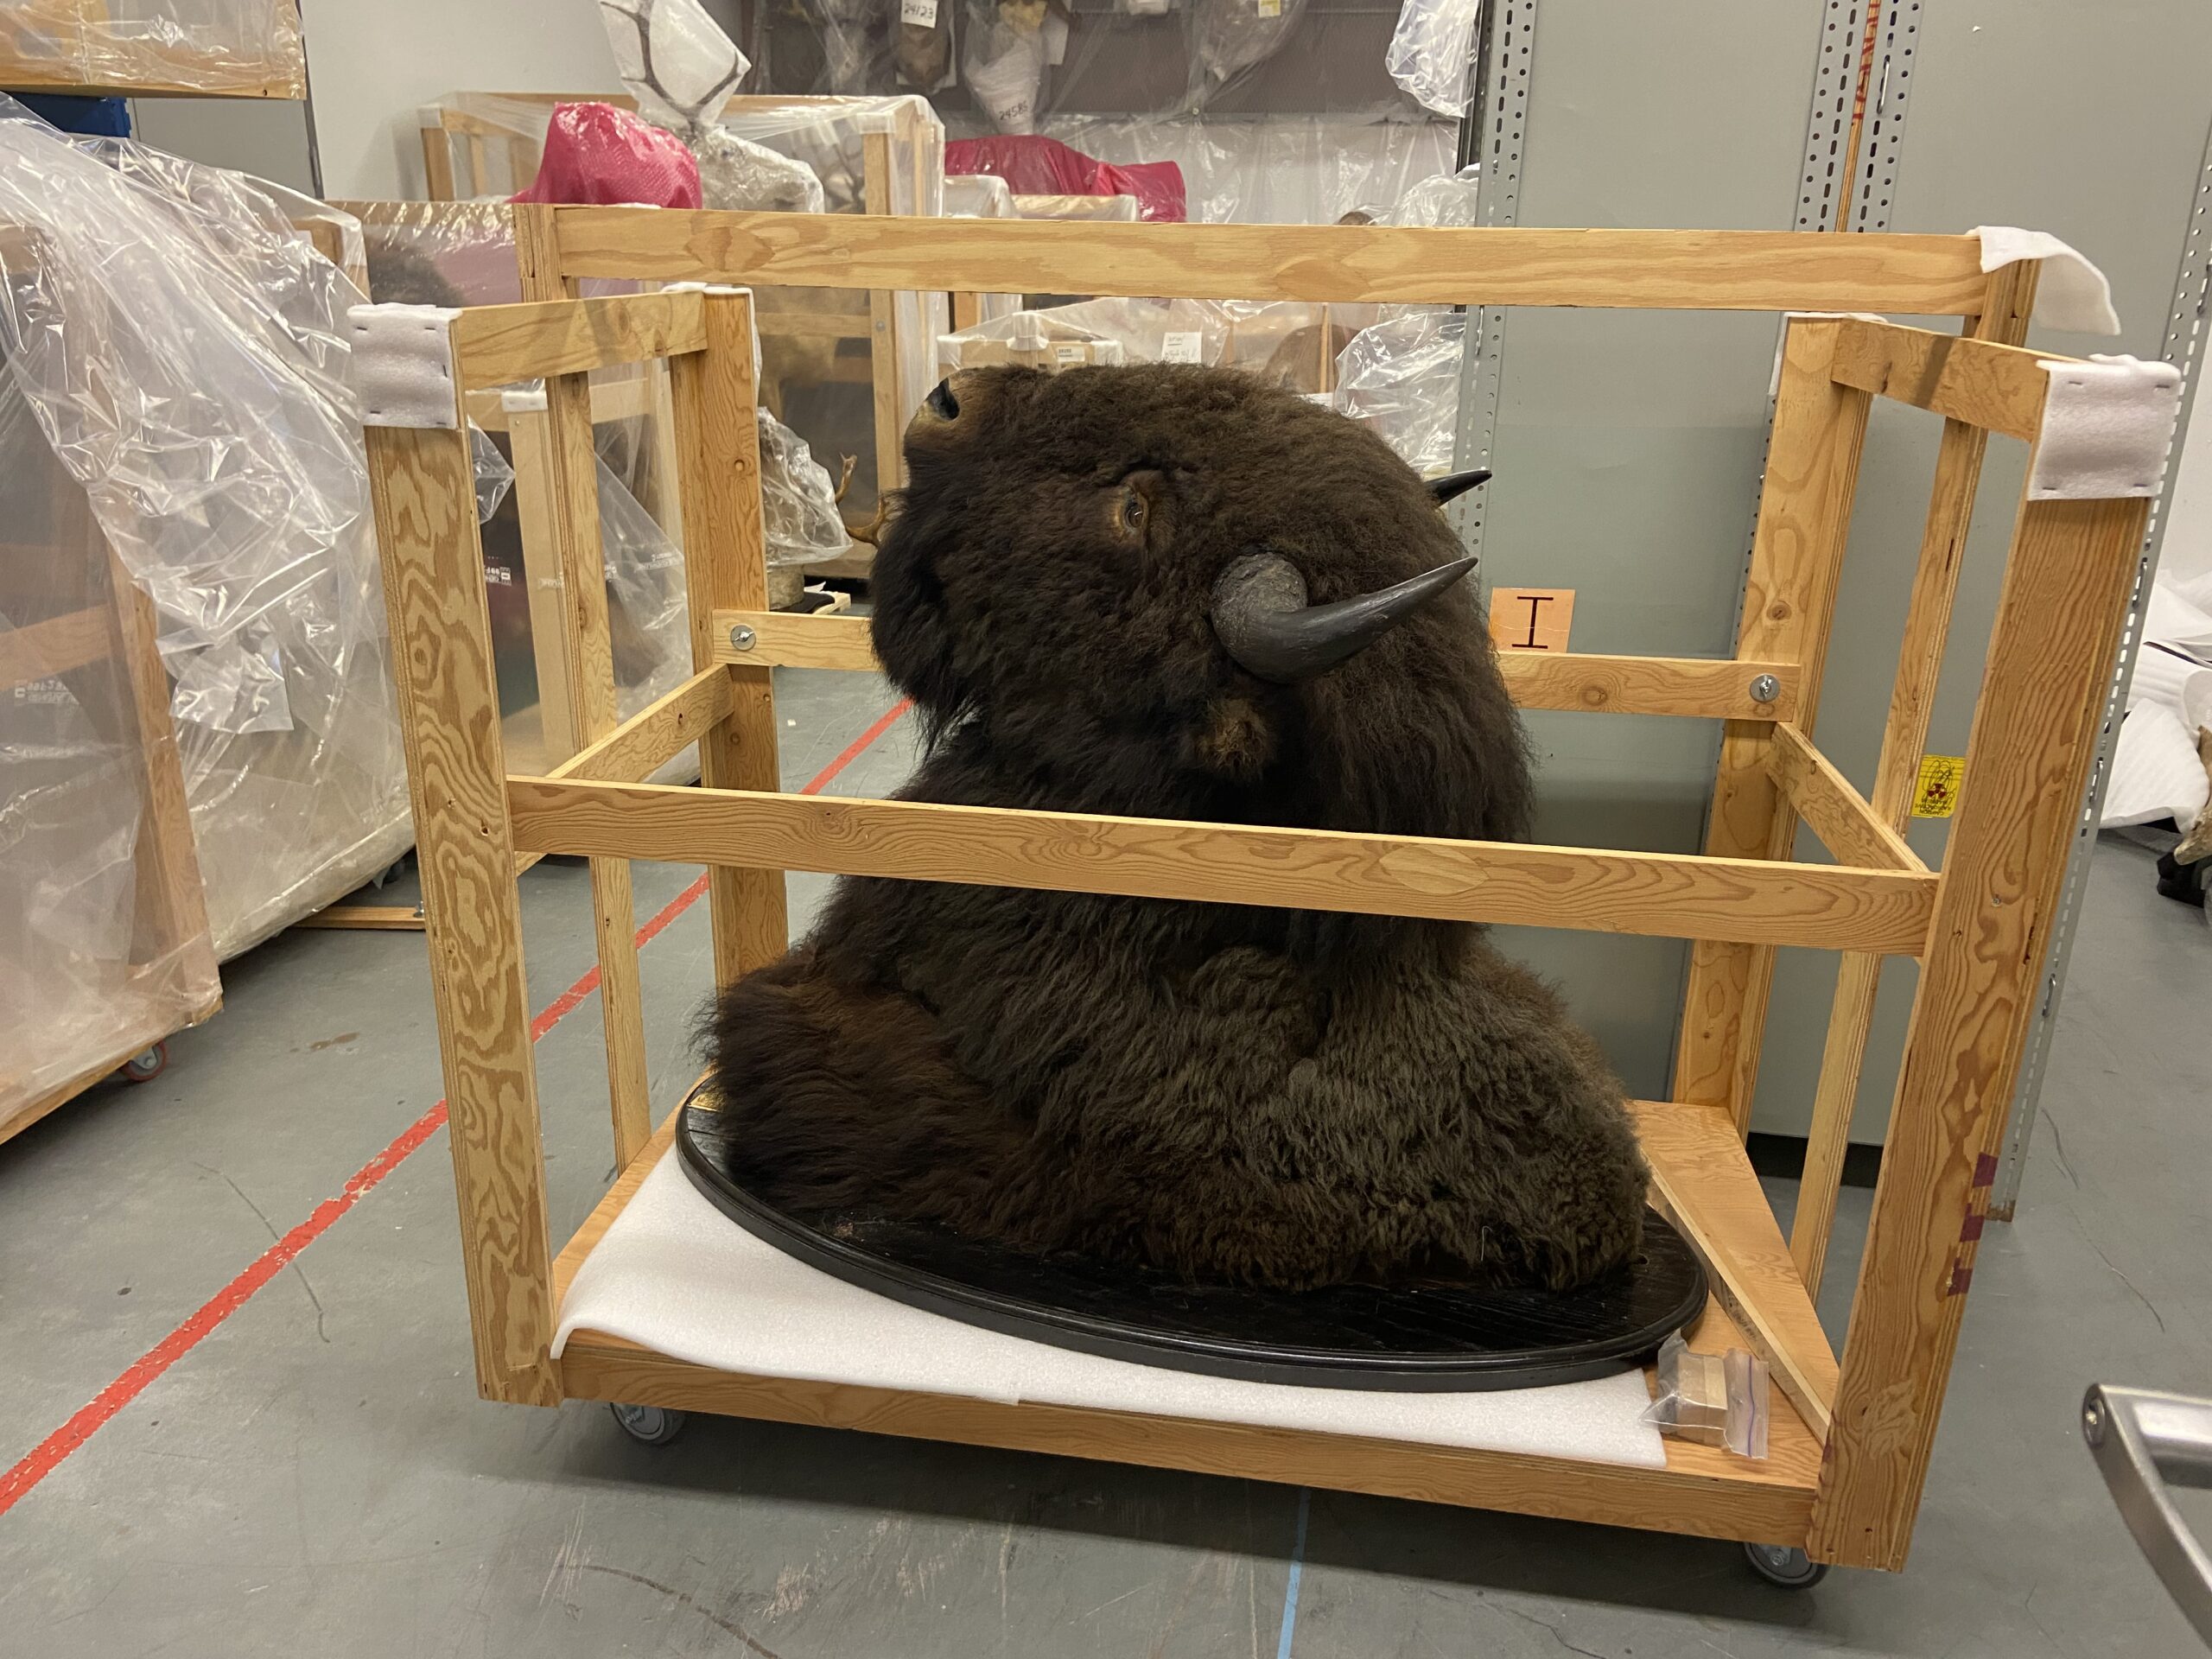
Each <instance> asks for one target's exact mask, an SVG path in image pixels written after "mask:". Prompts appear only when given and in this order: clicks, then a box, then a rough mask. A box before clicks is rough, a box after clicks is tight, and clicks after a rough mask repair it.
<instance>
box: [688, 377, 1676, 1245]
mask: <svg viewBox="0 0 2212 1659" xmlns="http://www.w3.org/2000/svg"><path fill="white" fill-rule="evenodd" d="M906 455H907V461H908V466H909V468H910V472H911V474H912V482H911V484H910V486H909V487H908V488H907V490H906V493H905V495H904V498H903V501H902V503H901V505H900V508H899V512H897V513H896V514H895V515H894V516H893V518H892V519H891V522H890V524H889V525H888V527H887V530H886V531H885V534H884V537H883V540H882V543H881V544H880V549H879V550H878V552H877V554H876V559H875V594H876V611H875V618H874V637H875V646H876V651H877V652H878V654H879V655H880V658H882V661H883V664H884V667H885V669H886V671H887V672H888V673H889V675H890V676H891V677H892V678H893V680H894V681H895V682H897V683H898V685H899V688H900V689H901V690H904V691H906V693H907V694H908V695H909V696H912V698H913V699H914V701H915V703H916V705H917V707H918V709H919V710H920V713H921V716H922V719H923V720H924V721H925V730H926V733H927V737H928V744H927V750H926V753H925V758H924V760H923V761H922V764H921V766H920V768H919V770H918V772H916V774H915V776H914V778H913V779H912V781H911V782H910V783H909V784H908V785H906V788H905V789H904V790H902V791H900V793H901V796H902V797H903V798H906V799H911V800H921V801H944V802H957V803H961V804H970V805H982V806H1001V807H1026V808H1044V809H1051V810H1058V811H1066V812H1100V813H1116V814H1125V815H1137V816H1143V817H1162V818H1183V819H1205V820H1217V821H1226V822H1230V823H1252V824H1286V825H1302V826H1308V827H1312V828H1315V829H1355V830H1374V831H1383V832H1388V833H1390V834H1395V835H1413V836H1459V837H1475V838H1481V839H1491V840H1500V839H1509V838H1511V837H1514V836H1519V835H1521V834H1522V833H1523V831H1524V829H1525V827H1526V824H1527V821H1528V817H1529V796H1530V785H1529V764H1528V758H1527V753H1526V751H1525V747H1524V741H1523V738H1522V731H1521V726H1520V722H1519V720H1518V718H1517V716H1516V713H1515V711H1514V709H1513V707H1512V705H1511V702H1510V701H1509V699H1508V697H1507V695H1506V691H1505V687H1504V683H1503V680H1502V679H1501V678H1500V677H1499V674H1498V671H1497V664H1496V662H1495V660H1494V658H1493V657H1492V653H1491V645H1490V643H1489V638H1488V632H1487V630H1486V629H1485V628H1484V626H1483V623H1482V620H1481V619H1480V618H1479V617H1478V615H1477V614H1476V610H1475V606H1474V602H1473V598H1472V595H1471V594H1469V593H1467V592H1466V591H1465V589H1464V588H1460V587H1459V586H1458V582H1459V577H1461V576H1462V575H1465V572H1466V569H1467V567H1468V565H1469V563H1471V561H1468V560H1465V559H1462V558H1460V557H1459V552H1460V550H1459V544H1458V543H1457V542H1456V541H1455V540H1454V538H1453V537H1452V532H1451V531H1450V530H1449V528H1447V527H1446V524H1445V523H1444V521H1443V518H1442V517H1441V515H1440V513H1439V512H1437V511H1436V508H1437V505H1438V503H1437V498H1436V496H1435V494H1434V493H1433V492H1432V490H1431V488H1430V486H1426V485H1424V484H1423V483H1422V482H1421V480H1420V479H1419V478H1417V477H1416V476H1415V475H1414V473H1413V472H1412V471H1411V470H1410V469H1408V467H1406V465H1405V464H1404V463H1403V462H1402V461H1400V460H1399V459H1398V458H1397V457H1396V456H1395V454H1392V453H1391V451H1390V450H1389V448H1388V447H1387V446H1385V445H1384V444H1383V442H1381V441H1380V440H1379V439H1377V438H1376V437H1375V436H1373V435H1371V434H1370V433H1368V432H1366V431H1364V430H1363V429H1361V428H1359V427H1358V426H1357V425H1355V424H1353V423H1351V422H1350V421H1347V420H1345V419H1344V418H1343V417H1342V416H1338V415H1336V414H1334V413H1332V412H1330V411H1328V410H1323V409H1321V408H1319V407H1318V406H1316V405H1314V404H1311V403H1308V402H1307V401H1306V400H1305V399H1303V398H1300V397H1295V396H1293V395H1291V394H1289V393H1287V392H1283V391H1277V390H1275V389H1273V388H1270V387H1268V386H1265V385H1262V384H1260V383H1259V382H1258V381H1257V380H1255V378H1252V377H1250V376H1248V375H1245V374H1243V373H1239V372H1236V371H1233V370H1222V369H1211V368H1198V367H1184V366H1169V365H1144V366H1139V367H1130V368H1083V369H1074V370H1071V371H1069V372H1066V373H1065V374H1059V375H1047V374H1045V373H1041V372H1038V371H1036V370H1033V369H1023V368H992V369H981V370H969V371H965V372H962V373H960V374H958V375H956V376H955V377H953V378H952V379H951V380H950V381H949V382H947V383H944V384H943V385H939V386H938V389H937V390H936V391H934V392H932V393H931V395H930V397H928V398H927V399H926V400H925V404H924V407H923V409H922V410H921V411H920V412H919V413H918V415H917V416H916V417H915V422H914V424H913V425H912V427H911V428H910V429H909V430H908V433H907V437H906ZM709 1035H710V1040H711V1046H712V1051H713V1063H714V1077H715V1086H716V1090H717V1093H718V1094H719V1096H720V1100H721V1107H722V1109H723V1110H724V1111H726V1112H728V1113H730V1114H732V1115H734V1122H733V1124H732V1128H733V1131H734V1132H733V1134H732V1135H731V1137H730V1141H729V1145H730V1146H731V1147H733V1148H734V1152H733V1154H732V1155H733V1157H734V1159H735V1160H736V1163H735V1166H734V1168H733V1170H732V1172H731V1173H733V1174H734V1175H735V1176H736V1178H737V1179H739V1180H740V1181H741V1183H742V1184H744V1185H746V1186H747V1188H748V1189H750V1190H751V1191H753V1192H755V1193H757V1194H759V1195H760V1196H761V1197H763V1198H766V1199H767V1200H768V1201H770V1202H771V1203H773V1204H775V1205H779V1207H781V1208H784V1209H785V1210H787V1211H792V1212H794V1213H799V1214H820V1213H822V1212H824V1211H833V1210H838V1211H852V1210H861V1211H871V1212H874V1213H875V1214H878V1215H880V1216H883V1217H890V1218H893V1219H898V1220H902V1221H912V1222H923V1223H934V1224H942V1225H944V1226H945V1227H948V1228H950V1229H952V1230H956V1231H957V1232H959V1233H962V1234H964V1235H969V1236H977V1237H982V1238H987V1239H990V1240H995V1241H998V1242H1001V1243H1003V1244H1004V1245H1005V1246H1007V1248H1008V1249H1014V1250H1018V1251H1027V1252H1051V1251H1058V1250H1073V1251H1079V1252H1082V1253H1084V1254H1086V1255H1090V1256H1092V1257H1099V1258H1106V1259H1109V1260H1112V1261H1117V1262H1132V1263H1145V1264H1149V1265H1152V1266H1154V1267H1158V1268H1166V1269H1169V1270H1172V1271H1174V1272H1177V1273H1179V1274H1185V1275H1187V1276H1188V1277H1190V1278H1192V1279H1197V1280H1201V1281H1232V1282H1245V1283H1256V1284H1268V1285H1281V1286H1294V1287H1306V1286H1318V1285H1325V1284H1331V1283H1337V1282H1342V1281H1362V1280H1384V1281H1390V1280H1402V1279H1406V1278H1409V1277H1418V1276H1426V1275H1436V1274H1443V1275H1451V1276H1454V1277H1472V1278H1475V1279H1478V1280H1486V1281H1498V1282H1506V1281H1510V1282H1535V1283H1540V1284H1544V1285H1550V1286H1556V1287H1567V1286H1573V1285H1578V1284H1581V1283H1584V1282H1586V1281H1590V1280H1592V1279H1593V1278H1595V1277H1598V1276H1599V1275H1601V1274H1605V1272H1606V1271H1607V1270H1608V1269H1610V1268H1614V1267H1616V1266H1618V1265H1619V1264H1620V1263H1622V1262H1624V1261H1625V1260H1626V1259H1627V1257H1628V1256H1629V1255H1630V1254H1631V1252H1633V1251H1634V1249H1636V1247H1637V1242H1638V1239H1639V1236H1640V1230H1641V1226H1642V1216H1643V1200H1644V1188H1645V1182H1646V1179H1647V1177H1646V1171H1645V1169H1644V1166H1643V1161H1642V1159H1641V1158H1640V1156H1639V1154H1638V1153H1637V1146H1636V1141H1635V1139H1634V1136H1633V1134H1632V1133H1631V1131H1630V1127H1629V1123H1628V1120H1627V1116H1626V1114H1625V1112H1624V1109H1623V1106H1622V1101H1621V1091H1620V1087H1619V1085H1618V1083H1617V1082H1616V1081H1615V1080H1614V1078H1613V1077H1611V1074H1610V1073H1609V1072H1608V1071H1607V1070H1606V1067H1605V1064H1604V1062H1603V1061H1602V1060H1601V1058H1599V1054H1598V1052H1597V1050H1596V1047H1595V1046H1594V1045H1592V1043H1591V1041H1590V1040H1589V1039H1587V1038H1586V1037H1585V1036H1584V1035H1583V1034H1582V1033H1580V1032H1579V1031H1577V1030H1576V1029H1575V1028H1574V1027H1573V1026H1571V1025H1570V1024H1569V1023H1568V1021H1567V1018H1566V1015H1565V1014H1564V1012H1563V1010H1562V1009H1561V1007H1560V1002H1559V1001H1558V999H1557V997H1556V996H1554V994H1553V993H1552V992H1551V991H1550V990H1549V989H1548V988H1546V987H1545V986H1543V985H1542V984H1541V982H1538V981H1537V980H1536V979H1535V976H1532V975H1531V974H1529V972H1528V971H1527V970H1525V969H1522V968H1521V967H1519V966H1517V965H1516V964H1515V963H1511V962H1509V961H1508V960H1507V959H1506V958H1505V957H1503V956H1501V955H1499V954H1498V952H1497V950H1494V949H1493V948H1492V947H1491V944H1489V943H1488V942H1487V940H1486V939H1485V938H1484V935H1483V933H1482V931H1480V930H1479V929H1478V928H1476V927H1473V926H1471V925H1464V924H1459V923H1453V922H1442V921H1426V920H1408V919H1402V918H1392V917H1381V916H1363V915H1351V914H1344V913H1337V912H1308V911H1298V910H1288V909H1271V908H1259V907H1241V906H1230V905H1216V904H1204V903H1185V902H1173V901H1165V900H1154V899H1132V898H1121V897H1113V896H1101V895H1095V894H1087V893H1043V892H1035V891H1026V890H1018V889H1011V888H1000V887H964V886H954V885H950V884H938V883H925V882H907V881H894V880H873V879H871V880H844V881H842V882H840V883H839V884H838V887H837V888H836V892H835V893H834V895H833V896H832V898H831V899H830V901H829V906H828V908H827V909H826V911H825V912H823V918H822V920H821V922H820V925H818V926H817V928H816V929H815V931H814V932H813V933H812V934H811V935H810V937H809V938H807V939H806V940H805V942H804V943H803V944H800V945H798V947H797V948H795V949H794V950H791V953H790V954H789V955H788V956H786V957H784V958H783V960H781V961H780V962H778V963H774V964H773V965H772V966H770V967H767V968H764V969H760V970H759V971H758V972H755V973H753V974H751V975H749V976H747V977H746V978H745V979H743V980H741V981H740V982H738V983H737V984H736V985H734V986H733V987H731V988H729V989H728V992H727V993H725V995H724V996H723V998H722V1000H721V1004H720V1006H719V1007H718V1009H717V1010H716V1012H715V1014H714V1016H713V1018H712V1020H711V1021H710V1023H709Z"/></svg>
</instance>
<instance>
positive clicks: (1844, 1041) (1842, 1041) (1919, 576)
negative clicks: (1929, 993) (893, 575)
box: [1789, 260, 2042, 1296]
mask: <svg viewBox="0 0 2212 1659" xmlns="http://www.w3.org/2000/svg"><path fill="white" fill-rule="evenodd" d="M2041 270H2042V266H2041V265H2040V264H2038V263H2037V261H2035V260H2025V261H2022V262H2020V263H2018V264H2010V265H2005V266H2002V267H2000V268H1999V270H1995V271H1993V272H1992V273H1991V275H1990V278H1989V291H1988V295H1987V296H1986V299H1985V301H1984V302H1983V305H1982V308H1981V315H1980V316H1978V317H1976V318H1975V319H1974V321H1973V323H1972V325H1971V327H1970V328H1969V332H1970V333H1971V334H1973V335H1974V337H1975V338H1976V339H1978V340H1993V341H1996V342H1998V343H1999V344H2002V345H2009V346H2017V345H2018V344H2019V343H2020V342H2021V341H2022V340H2025V339H2026V338H2027V336H2028V325H2029V321H2030V318H2031V315H2032V314H2033V312H2034V310H2035V299H2036V281H2037V274H2038V273H2039V272H2040V271H2041ZM1988 448H1989V434H1988V432H1987V431H1986V430H1985V429H1983V428H1981V427H1978V426H1974V425H1971V424H1969V423H1967V422H1965V421H1955V420H1947V421H1945V422H1944V423H1943V436H1942V442H1940V443H1939V444H1938V445H1937V447H1936V483H1935V487H1934V489H1933V491H1932V492H1931V493H1930V494H1929V503H1928V518H1927V522H1926V524H1925V525H1924V526H1923V529H1922V531H1921V535H1920V556H1919V559H1918V562H1917V563H1916V564H1915V566H1914V567H1913V576H1912V594H1911V597H1910V600H1909V601H1907V604H1906V607H1905V623H1904V642H1903V645H1902V646H1901V647H1900V649H1899V651H1898V653H1897V677H1896V678H1895V680H1893V681H1892V682H1891V687H1890V712H1889V717H1888V720H1887V721H1886V723H1885V725H1884V727H1883V728H1882V749H1881V755H1880V758H1879V760H1877V761H1876V763H1875V766H1874V792H1873V798H1872V805H1873V808H1874V813H1875V816H1876V817H1878V818H1879V819H1880V820H1881V821H1882V822H1883V823H1886V824H1888V825H1889V826H1890V827H1891V829H1904V823H1905V816H1906V814H1907V812H1908V811H1909V810H1910V808H1911V804H1912V791H1913V785H1914V782H1915V780H1916V779H1917V777H1918V775H1919V772H1920V756H1921V751H1922V750H1923V748H1924V747H1926V746H1927V742H1928V721H1929V715H1930V714H1931V713H1932V712H1933V711H1934V709H1935V706H1936V683H1937V681H1938V679H1939V678H1940V677H1941V676H1942V671H1943V649H1944V645H1945V644H1946V643H1947V642H1948V639H1949V638H1950V626H1951V607H1952V601H1953V600H1954V599H1955V597H1956V595H1957V593H1958V586H1959V567H1960V564H1961V562H1962V561H1963V560H1964V558H1965V556H1966V545H1967V531H1968V529H1969V528H1970V527H1971V525H1972V524H1973V521H1974V493H1975V491H1976V490H1977V488H1978V487H1979V486H1980V482H1981V462H1982V457H1983V454H1985V452H1986V450H1987V449H1988ZM1881 978H1882V959H1881V958H1880V957H1873V956H1861V955H1858V954H1851V955H1847V956H1846V957H1844V959H1843V963H1842V965H1841V967H1840V969H1838V971H1837V975H1836V987H1835V1000H1834V1003H1833V1004H1832V1005H1831V1007H1830V1008H1829V1010H1828V1029H1827V1039H1826V1040H1825V1041H1824V1043H1823V1044H1822V1046H1821V1077H1820V1083H1819V1084H1818V1085H1817V1086H1816V1088H1815V1090H1814V1095H1813V1116H1812V1122H1811V1123H1810V1125H1809V1126H1808V1129H1807V1131H1806V1145H1805V1170H1804V1173H1803V1175H1802V1178H1801V1179H1799V1181H1798V1183H1797V1208H1796V1212H1795V1214H1794V1215H1793V1216H1792V1217H1791V1219H1790V1224H1789V1253H1790V1255H1792V1256H1793V1257H1795V1258H1796V1262H1797V1271H1798V1273H1799V1274H1801V1275H1802V1277H1803V1279H1804V1281H1805V1285H1806V1288H1807V1289H1808V1290H1809V1291H1810V1292H1811V1293H1812V1294H1814V1295H1815V1296H1818V1295H1819V1294H1820V1293H1821V1274H1822V1272H1823V1270H1824V1268H1825V1267H1826V1263H1827V1248H1828V1236H1829V1233H1830V1231H1831V1230H1833V1228H1834V1224H1835V1201H1836V1192H1837V1189H1838V1188H1839V1187H1840V1185H1842V1181H1843V1161H1844V1158H1845V1156H1846V1154H1847V1153H1848V1152H1849V1150H1850V1145H1851V1119H1852V1115H1853V1111H1854V1109H1856V1108H1857V1106H1858V1103H1859V1074H1860V1072H1861V1071H1862V1070H1863V1068H1864V1067H1865V1065H1866V1039H1867V1037H1868V1035H1869V1033H1871V1032H1872V1029H1873V1024H1874V998H1875V995H1876V993H1877V992H1878V990H1879V989H1880V988H1881Z"/></svg>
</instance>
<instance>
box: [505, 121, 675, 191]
mask: <svg viewBox="0 0 2212 1659" xmlns="http://www.w3.org/2000/svg"><path fill="white" fill-rule="evenodd" d="M514 199H515V200H517V201H565V202H588V203H594V204H597V205H599V206H602V207H604V206H614V205H619V204H622V203H635V204H638V205H639V206H642V207H697V206H698V205H699V162H698V160H697V158H696V157H695V156H693V155H692V154H691V152H690V149H687V148H685V146H684V144H683V140H682V139H680V138H678V137H676V135H675V134H674V133H671V132H664V131H662V130H661V129H660V128H658V127H656V126H653V125H651V124H648V123H646V122H644V121H641V120H639V118H637V117H636V116H634V115H632V114H631V113H630V112H629V111H627V110H618V109H616V108H615V107H614V106H613V105H611V104H556V105H554V107H553V120H552V124H550V126H548V127H547V128H546V129H545V154H544V158H543V160H542V161H540V162H538V164H537V177H536V178H535V179H533V180H531V186H530V188H529V189H527V190H524V191H522V192H521V193H519V194H518V195H516V197H515V198H514Z"/></svg>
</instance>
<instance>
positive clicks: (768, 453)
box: [754, 409, 853, 569]
mask: <svg viewBox="0 0 2212 1659" xmlns="http://www.w3.org/2000/svg"><path fill="white" fill-rule="evenodd" d="M754 413H755V414H756V415H757V416H758V417H759V422H760V508H761V516H762V518H764V519H765V520H766V524H767V541H768V563H769V565H770V567H771V568H772V569H800V568H803V567H804V566H806V565H810V564H826V563H829V561H830V560H831V559H834V558H836V557H838V556H840V555H842V554H843V553H845V552H847V551H849V550H850V549H851V547H852V544H853V542H852V537H849V536H848V535H846V534H845V521H844V520H843V519H842V518H839V517H838V515H837V487H836V485H834V484H832V483H831V482H830V481H829V468H828V467H824V466H823V464H822V463H821V462H820V461H817V460H815V458H814V453H813V451H811V450H810V449H809V448H807V447H806V440H805V439H804V438H802V437H800V436H799V435H798V433H796V432H794V431H792V430H791V428H789V427H787V426H785V424H784V423H782V422H781V421H779V420H778V419H776V417H775V416H772V415H771V414H769V413H768V411H767V410H765V409H763V410H755V411H754Z"/></svg>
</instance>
